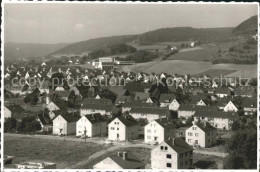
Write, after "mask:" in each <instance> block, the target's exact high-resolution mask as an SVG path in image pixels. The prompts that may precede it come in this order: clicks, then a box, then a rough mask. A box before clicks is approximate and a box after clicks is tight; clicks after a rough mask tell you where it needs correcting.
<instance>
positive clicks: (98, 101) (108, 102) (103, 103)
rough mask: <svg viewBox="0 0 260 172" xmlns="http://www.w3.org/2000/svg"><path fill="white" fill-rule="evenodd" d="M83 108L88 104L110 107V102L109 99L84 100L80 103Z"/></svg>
mask: <svg viewBox="0 0 260 172" xmlns="http://www.w3.org/2000/svg"><path fill="white" fill-rule="evenodd" d="M82 104H83V107H84V106H85V105H88V104H100V105H112V104H113V103H112V101H111V100H110V99H93V98H85V99H84V100H83V101H82Z"/></svg>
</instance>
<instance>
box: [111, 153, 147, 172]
mask: <svg viewBox="0 0 260 172" xmlns="http://www.w3.org/2000/svg"><path fill="white" fill-rule="evenodd" d="M110 158H111V159H112V160H113V161H114V162H115V163H117V164H118V165H119V166H120V167H121V168H123V169H138V168H140V167H144V166H145V164H144V163H143V162H141V161H139V160H138V159H137V158H136V157H135V156H134V155H133V154H132V153H130V152H128V153H127V159H126V160H124V159H123V157H119V156H118V155H114V156H110Z"/></svg>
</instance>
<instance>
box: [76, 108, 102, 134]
mask: <svg viewBox="0 0 260 172" xmlns="http://www.w3.org/2000/svg"><path fill="white" fill-rule="evenodd" d="M106 128H107V125H106V121H105V119H104V118H103V116H102V115H101V114H100V113H93V114H89V115H85V116H82V117H81V118H80V119H79V120H78V121H77V124H76V136H82V135H84V134H85V133H86V136H87V137H95V136H106V134H107V129H106Z"/></svg>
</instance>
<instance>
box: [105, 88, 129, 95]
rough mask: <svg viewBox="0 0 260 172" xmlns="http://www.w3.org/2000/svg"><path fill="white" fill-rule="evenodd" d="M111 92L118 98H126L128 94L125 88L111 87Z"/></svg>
mask: <svg viewBox="0 0 260 172" xmlns="http://www.w3.org/2000/svg"><path fill="white" fill-rule="evenodd" d="M109 90H110V91H111V92H113V93H115V94H116V95H117V96H124V95H126V93H127V92H128V90H127V89H125V88H124V87H123V86H111V87H110V88H109Z"/></svg>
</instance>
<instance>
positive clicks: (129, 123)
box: [108, 115, 139, 141]
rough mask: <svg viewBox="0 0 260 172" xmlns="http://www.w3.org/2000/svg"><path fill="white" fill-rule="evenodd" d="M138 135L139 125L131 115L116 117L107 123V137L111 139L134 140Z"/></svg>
mask: <svg viewBox="0 0 260 172" xmlns="http://www.w3.org/2000/svg"><path fill="white" fill-rule="evenodd" d="M138 137H139V125H138V123H137V121H135V119H133V118H132V117H131V116H129V115H128V116H120V117H116V118H115V119H114V120H112V121H111V122H110V123H109V124H108V139H109V140H113V141H128V140H135V139H138Z"/></svg>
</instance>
